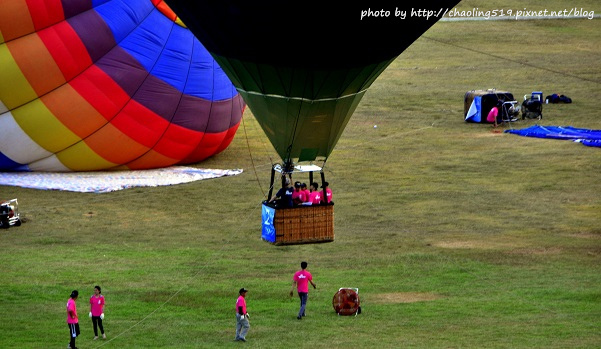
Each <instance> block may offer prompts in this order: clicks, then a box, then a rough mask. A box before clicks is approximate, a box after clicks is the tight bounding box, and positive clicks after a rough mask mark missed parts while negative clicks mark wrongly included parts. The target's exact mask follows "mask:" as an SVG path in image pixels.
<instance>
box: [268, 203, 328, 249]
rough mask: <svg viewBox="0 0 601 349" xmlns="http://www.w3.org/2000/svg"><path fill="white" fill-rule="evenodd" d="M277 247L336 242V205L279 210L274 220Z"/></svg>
mask: <svg viewBox="0 0 601 349" xmlns="http://www.w3.org/2000/svg"><path fill="white" fill-rule="evenodd" d="M273 225H274V227H275V236H276V240H275V243H274V244H275V245H291V244H306V243H316V242H331V241H334V205H315V206H298V207H294V208H278V209H276V211H275V216H274V219H273Z"/></svg>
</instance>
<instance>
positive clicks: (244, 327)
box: [234, 287, 250, 342]
mask: <svg viewBox="0 0 601 349" xmlns="http://www.w3.org/2000/svg"><path fill="white" fill-rule="evenodd" d="M246 292H248V290H247V289H245V288H244V287H243V288H241V289H240V291H238V293H239V294H240V295H239V296H238V300H237V301H236V339H234V340H235V341H242V342H246V333H248V329H249V328H250V322H249V321H248V318H249V315H248V313H247V312H246Z"/></svg>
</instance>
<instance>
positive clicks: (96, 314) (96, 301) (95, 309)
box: [90, 286, 106, 340]
mask: <svg viewBox="0 0 601 349" xmlns="http://www.w3.org/2000/svg"><path fill="white" fill-rule="evenodd" d="M101 292H102V291H101V290H100V286H94V294H93V295H92V297H90V318H92V325H93V326H94V340H96V339H98V328H100V333H101V334H102V339H106V334H104V327H103V326H102V320H104V296H103V295H102V294H101Z"/></svg>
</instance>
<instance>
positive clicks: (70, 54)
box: [0, 0, 244, 171]
mask: <svg viewBox="0 0 601 349" xmlns="http://www.w3.org/2000/svg"><path fill="white" fill-rule="evenodd" d="M243 109H244V101H243V100H242V98H241V96H240V95H239V94H238V92H237V91H236V89H235V88H234V86H233V85H232V83H231V82H230V80H229V78H228V77H227V75H226V74H225V73H224V72H223V70H222V69H221V68H220V67H219V65H218V64H217V63H216V62H215V60H214V59H213V58H212V56H211V55H210V53H209V52H208V51H207V50H206V49H205V48H204V46H203V45H202V44H200V42H199V41H198V40H197V39H196V38H195V37H194V35H193V34H192V33H191V32H190V30H189V29H187V28H186V27H185V26H183V25H182V22H181V21H180V20H179V18H177V16H176V15H175V14H174V13H173V12H172V11H171V10H170V8H169V7H168V6H167V5H166V4H165V3H164V2H163V1H162V0H127V1H126V0H120V1H118V0H80V1H67V0H63V1H58V0H46V1H27V0H6V1H3V2H2V6H0V170H21V171H22V170H25V171H27V170H34V171H88V170H102V169H145V168H157V167H165V166H170V165H173V164H184V163H192V162H198V161H200V160H203V159H205V158H207V157H209V156H211V155H214V154H216V153H218V152H220V151H222V150H223V149H225V148H226V147H227V146H228V145H229V144H230V142H231V140H232V139H233V137H234V134H235V132H236V129H237V127H238V125H239V123H240V120H241V117H242V112H243Z"/></svg>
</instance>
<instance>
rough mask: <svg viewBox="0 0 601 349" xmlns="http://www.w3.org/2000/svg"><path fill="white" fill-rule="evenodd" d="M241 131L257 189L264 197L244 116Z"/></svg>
mask: <svg viewBox="0 0 601 349" xmlns="http://www.w3.org/2000/svg"><path fill="white" fill-rule="evenodd" d="M242 129H243V130H244V138H245V139H246V147H247V149H248V156H249V158H250V163H251V164H252V167H253V172H254V174H255V179H256V181H257V184H258V185H259V189H260V190H261V193H263V196H265V191H264V190H263V187H262V186H261V181H260V179H259V175H258V174H257V166H255V160H254V158H253V154H252V152H251V150H250V142H249V140H248V133H247V132H246V122H244V116H243V117H242Z"/></svg>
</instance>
